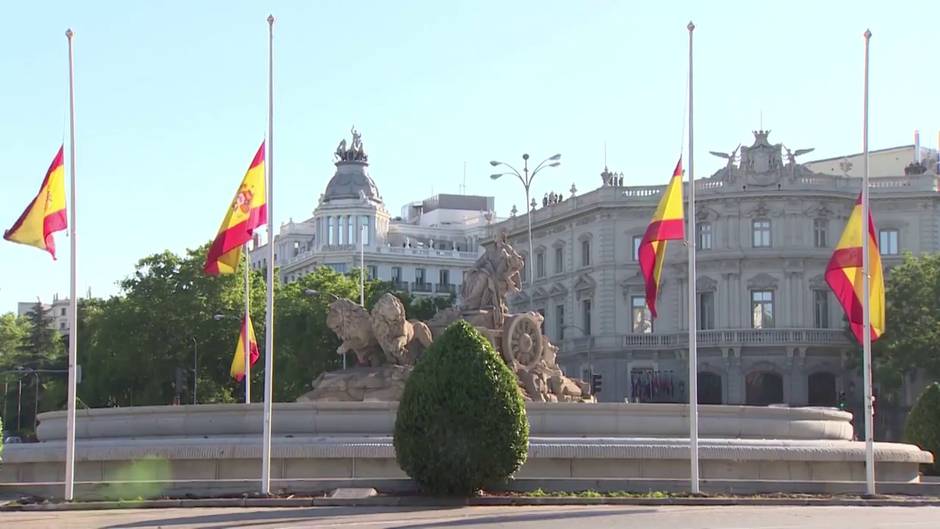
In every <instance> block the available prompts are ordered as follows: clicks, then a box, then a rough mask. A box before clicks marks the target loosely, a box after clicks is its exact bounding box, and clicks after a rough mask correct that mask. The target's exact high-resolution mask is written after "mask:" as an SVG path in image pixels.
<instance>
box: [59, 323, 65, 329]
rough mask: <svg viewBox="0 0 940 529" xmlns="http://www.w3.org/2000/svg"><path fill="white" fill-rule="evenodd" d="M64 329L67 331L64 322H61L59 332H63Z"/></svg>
mask: <svg viewBox="0 0 940 529" xmlns="http://www.w3.org/2000/svg"><path fill="white" fill-rule="evenodd" d="M63 329H65V322H64V321H60V322H59V330H63Z"/></svg>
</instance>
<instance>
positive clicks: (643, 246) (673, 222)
mask: <svg viewBox="0 0 940 529" xmlns="http://www.w3.org/2000/svg"><path fill="white" fill-rule="evenodd" d="M684 222H685V220H684V211H683V205H682V158H679V163H677V164H676V169H675V170H674V171H673V172H672V180H670V181H669V185H667V186H666V189H665V190H664V191H663V195H662V198H660V199H659V206H657V207H656V212H655V213H654V214H653V220H652V221H650V224H649V226H647V228H646V233H644V234H643V239H642V240H641V241H640V247H639V248H638V250H637V259H638V260H639V261H640V272H641V273H642V274H643V281H644V282H645V283H646V305H647V306H648V307H649V309H650V314H652V316H653V317H654V318H655V317H656V296H657V295H658V294H659V284H660V278H661V276H662V273H663V261H664V260H665V257H666V242H667V241H671V240H682V239H684V238H685V224H684Z"/></svg>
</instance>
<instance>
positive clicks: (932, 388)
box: [904, 382, 940, 475]
mask: <svg viewBox="0 0 940 529" xmlns="http://www.w3.org/2000/svg"><path fill="white" fill-rule="evenodd" d="M904 439H905V440H906V441H907V442H909V443H914V444H916V445H917V446H919V447H921V448H923V449H924V450H929V451H930V452H932V453H933V457H934V464H933V465H930V466H928V467H927V468H928V472H929V473H930V474H934V475H937V474H940V461H938V458H940V382H934V383H933V384H929V385H928V386H927V387H926V388H924V392H923V393H921V394H920V397H918V399H917V404H914V407H913V408H912V409H911V413H910V414H908V416H907V424H906V425H905V427H904Z"/></svg>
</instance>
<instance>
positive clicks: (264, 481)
mask: <svg viewBox="0 0 940 529" xmlns="http://www.w3.org/2000/svg"><path fill="white" fill-rule="evenodd" d="M267 146H268V155H267V157H266V160H265V164H264V167H265V168H266V169H267V171H268V189H267V190H266V193H265V196H266V197H267V199H268V289H267V290H268V292H267V295H268V296H267V307H266V309H265V315H264V426H263V434H262V441H261V493H262V494H266V495H267V494H270V493H271V399H272V396H273V393H274V392H273V387H272V384H273V383H274V218H275V217H274V16H273V15H268V141H267Z"/></svg>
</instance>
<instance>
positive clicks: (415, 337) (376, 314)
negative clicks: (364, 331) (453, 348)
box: [372, 293, 432, 365]
mask: <svg viewBox="0 0 940 529" xmlns="http://www.w3.org/2000/svg"><path fill="white" fill-rule="evenodd" d="M372 333H373V335H374V337H375V340H376V341H377V342H378V344H379V346H380V347H381V348H382V351H383V352H384V353H385V359H386V360H387V361H388V363H390V364H398V365H414V363H415V360H416V359H417V357H418V356H419V355H420V354H421V353H422V352H424V349H425V348H427V347H428V346H429V345H431V341H432V337H431V330H430V329H429V328H428V326H427V325H426V324H425V323H424V322H421V321H417V320H410V321H409V320H407V319H405V307H404V305H402V303H401V301H399V299H398V298H397V297H395V296H394V295H393V294H390V293H385V294H383V295H382V297H380V298H379V300H378V301H376V303H375V306H373V307H372Z"/></svg>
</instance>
